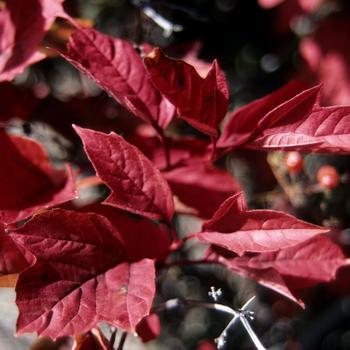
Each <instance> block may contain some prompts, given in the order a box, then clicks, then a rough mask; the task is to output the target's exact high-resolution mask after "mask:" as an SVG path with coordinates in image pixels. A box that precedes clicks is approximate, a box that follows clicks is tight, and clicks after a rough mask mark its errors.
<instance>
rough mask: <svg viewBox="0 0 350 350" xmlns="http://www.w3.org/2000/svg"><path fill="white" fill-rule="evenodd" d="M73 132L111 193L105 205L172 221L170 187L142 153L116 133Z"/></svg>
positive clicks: (79, 130) (77, 128)
mask: <svg viewBox="0 0 350 350" xmlns="http://www.w3.org/2000/svg"><path fill="white" fill-rule="evenodd" d="M74 128H75V130H76V132H77V133H78V134H79V136H80V137H81V139H82V141H83V143H84V147H85V151H86V153H87V155H88V156H89V158H90V160H91V162H92V164H93V166H94V168H95V170H96V173H97V174H98V176H99V177H100V178H101V179H102V180H103V181H104V182H105V183H106V185H107V186H108V187H109V188H110V189H111V191H112V193H111V194H110V196H109V197H108V198H107V199H106V200H105V201H104V203H105V204H109V205H112V206H115V207H117V208H120V209H124V210H127V211H130V212H132V213H136V214H139V215H143V216H146V217H148V218H151V219H164V220H166V221H170V220H171V218H172V216H173V213H174V204H173V199H172V193H171V191H170V188H169V185H168V184H167V182H166V180H165V179H164V178H163V176H162V174H161V173H160V172H159V170H158V169H157V168H156V167H155V166H154V165H153V164H152V162H151V161H150V160H148V159H147V158H146V157H145V156H144V155H143V154H142V153H141V151H139V150H138V149H137V148H136V147H134V146H132V145H130V144H129V143H128V142H126V141H125V140H124V139H123V138H122V137H121V136H118V135H116V134H115V133H113V132H112V133H110V134H109V135H107V134H104V133H101V132H98V131H93V130H89V129H83V128H79V127H77V126H75V127H74Z"/></svg>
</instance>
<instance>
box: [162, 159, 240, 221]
mask: <svg viewBox="0 0 350 350" xmlns="http://www.w3.org/2000/svg"><path fill="white" fill-rule="evenodd" d="M164 176H165V178H166V179H167V180H168V183H169V185H170V188H171V189H172V191H173V193H174V195H175V196H177V197H178V199H179V200H180V201H181V202H182V203H183V204H185V205H186V206H188V207H191V208H194V209H195V211H196V214H197V215H198V216H199V217H201V218H205V219H209V218H210V217H211V216H212V215H213V214H214V212H215V211H216V210H217V208H218V207H219V206H220V204H221V203H222V202H223V201H225V200H226V199H227V198H228V197H230V196H232V195H233V194H234V193H237V192H240V191H241V188H240V186H239V184H238V183H237V182H236V181H235V180H234V179H233V177H232V176H231V175H230V174H229V173H228V172H227V171H226V170H224V169H220V168H217V167H215V166H214V165H212V164H211V163H209V162H205V161H200V160H190V161H187V162H185V163H184V164H183V165H182V166H179V167H177V168H175V169H173V170H170V171H167V172H165V173H164Z"/></svg>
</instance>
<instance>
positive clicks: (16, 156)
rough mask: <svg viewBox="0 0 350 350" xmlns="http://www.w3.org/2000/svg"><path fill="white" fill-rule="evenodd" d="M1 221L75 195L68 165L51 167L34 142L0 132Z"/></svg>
mask: <svg viewBox="0 0 350 350" xmlns="http://www.w3.org/2000/svg"><path fill="white" fill-rule="evenodd" d="M0 147H1V149H2V150H3V151H2V152H1V155H0V161H1V170H0V193H1V196H0V220H1V221H2V222H4V223H14V222H16V221H20V220H23V219H26V218H28V217H29V216H31V215H33V214H34V213H35V212H37V211H38V210H40V209H43V208H49V207H52V206H55V205H58V204H61V203H64V202H67V201H70V200H72V199H73V198H75V197H76V196H77V192H76V189H75V185H74V181H73V175H72V171H71V169H70V167H67V170H66V172H64V171H62V170H55V169H52V168H51V166H50V162H49V159H48V157H47V154H46V152H45V150H44V149H43V147H42V146H41V145H40V144H38V143H37V142H35V141H33V140H30V139H27V138H24V137H20V136H7V135H6V134H5V133H4V132H3V131H1V132H0Z"/></svg>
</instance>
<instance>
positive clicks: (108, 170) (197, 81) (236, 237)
mask: <svg viewBox="0 0 350 350" xmlns="http://www.w3.org/2000/svg"><path fill="white" fill-rule="evenodd" d="M35 3H36V2H35ZM9 4H11V5H9ZM9 4H8V5H7V7H6V9H5V10H4V11H3V12H1V15H0V19H1V21H3V22H0V23H1V25H2V26H3V27H4V23H5V24H6V23H10V22H11V21H10V20H9V18H10V15H11V14H12V13H14V12H11V14H10V12H9V11H19V7H18V6H19V5H18V1H14V2H9ZM38 4H40V5H41V6H42V7H41V10H40V11H39V14H40V16H41V17H43V21H41V22H40V21H37V20H36V19H35V21H36V23H39V22H40V23H41V27H40V28H39V29H36V30H35V33H34V34H35V35H33V37H32V39H31V41H30V42H29V43H28V45H27V44H26V46H25V47H26V50H24V52H25V54H24V56H23V57H22V56H21V57H19V58H16V59H15V58H13V60H15V61H16V62H17V63H16V65H14V66H13V67H15V68H14V69H13V71H12V70H9V69H8V68H9V66H8V63H6V62H10V61H6V62H5V63H4V64H3V62H0V63H1V64H3V67H2V74H4V75H3V76H4V77H7V78H10V77H13V76H14V74H17V72H19V71H20V70H22V69H23V68H24V67H25V66H27V65H28V64H29V63H31V62H33V61H35V59H36V58H37V56H35V54H34V52H35V50H36V49H37V46H38V43H39V42H40V40H41V39H42V36H43V35H44V32H45V30H47V28H48V26H49V24H51V23H52V21H53V20H54V18H55V16H57V15H62V16H63V17H64V16H65V14H64V13H63V14H62V12H61V11H63V10H62V8H61V5H60V2H59V1H58V2H55V1H53V0H51V1H44V0H42V1H38ZM50 4H51V5H52V7H51V6H50V7H45V6H49V5H50ZM16 6H17V7H16ZM38 6H39V5H38ZM35 9H36V7H35V6H33V9H32V10H35ZM32 10H31V11H30V13H29V15H30V16H29V15H28V18H31V16H32V15H33V11H32ZM35 11H36V10H35ZM36 13H37V12H35V14H36ZM22 15H23V13H22ZM22 17H23V16H22ZM16 18H17V17H16ZM6 21H7V22H6ZM18 21H19V22H18V23H17V22H16V23H15V24H14V22H11V24H9V27H6V28H10V29H6V30H3V31H2V32H1V31H0V34H1V35H0V45H1V47H7V48H10V47H11V43H10V44H9V42H11V40H12V42H13V41H14V40H15V48H13V47H12V48H11V50H10V49H9V51H8V57H12V56H13V57H15V56H16V45H24V44H23V40H24V39H25V38H26V37H27V36H28V35H29V33H28V29H27V24H26V21H25V20H24V19H23V18H22V19H21V17H18ZM3 27H0V28H3ZM4 28H5V27H4ZM11 28H12V29H11ZM7 30H8V32H7ZM11 30H15V31H16V35H15V36H13V35H12V34H11ZM22 31H23V35H22V34H21V33H22ZM4 33H5V34H4ZM6 33H10V34H11V35H12V36H11V35H10V34H6ZM17 33H18V35H17ZM14 37H16V38H15V39H14ZM23 38H24V39H23ZM8 45H10V46H8ZM12 46H13V45H12ZM6 52H7V51H6ZM62 56H63V57H64V58H65V59H66V60H68V61H69V62H70V63H72V64H73V65H74V66H75V67H76V68H78V69H79V70H80V71H81V72H82V73H84V74H86V75H88V76H89V77H90V78H92V79H93V80H94V81H95V82H96V83H97V84H98V85H99V86H100V87H101V88H102V89H104V90H105V91H106V92H107V93H109V94H110V95H111V96H112V97H113V98H114V99H115V100H116V101H117V102H119V103H120V104H121V105H122V106H123V107H125V108H126V109H127V110H129V111H130V112H131V113H133V114H134V115H135V116H136V117H138V118H139V119H141V121H142V122H146V123H148V124H150V125H151V126H152V127H153V128H154V129H155V130H156V133H154V134H152V135H147V136H146V135H145V134H143V133H142V132H140V129H138V131H136V132H135V133H131V135H130V134H128V135H125V138H123V137H122V136H120V135H117V134H115V133H113V132H111V133H110V134H105V133H102V132H99V131H95V130H90V129H85V128H82V127H77V126H74V129H75V130H76V132H77V133H78V135H79V136H80V139H81V140H82V143H83V146H84V149H85V152H86V154H87V156H88V158H89V160H90V162H91V166H92V167H93V168H94V170H95V172H96V175H97V177H94V178H95V179H96V178H97V181H98V182H99V183H101V184H102V185H105V186H106V187H108V188H109V190H110V195H109V196H108V198H107V199H105V200H104V201H103V202H102V203H97V204H95V205H92V206H91V207H89V208H79V209H76V208H75V207H74V206H73V205H72V208H75V209H76V210H66V209H53V210H48V208H51V207H54V206H58V205H60V204H62V203H65V202H68V201H70V200H72V199H73V198H75V196H76V192H75V185H74V180H73V177H72V171H71V169H70V167H69V166H68V167H67V171H66V172H62V171H61V170H56V169H53V168H52V167H51V165H50V163H49V160H48V157H47V155H46V153H45V151H44V150H43V148H42V147H41V146H40V145H39V144H38V143H36V142H35V141H33V140H30V139H26V138H23V137H18V136H12V135H8V134H6V133H5V131H3V130H2V131H1V132H0V146H1V149H2V150H4V151H2V152H1V169H2V170H1V172H0V192H1V196H0V224H1V226H0V227H1V231H0V244H1V250H2V255H1V257H0V268H1V272H2V273H14V272H20V271H21V273H20V275H19V278H18V281H17V285H16V293H17V301H16V302H17V305H18V308H19V312H20V313H19V318H18V331H19V332H37V333H38V334H41V335H47V336H50V337H52V338H57V337H59V336H64V335H78V334H83V333H85V338H83V339H81V340H80V343H79V344H78V345H77V346H78V348H81V349H84V348H87V349H89V348H91V347H93V346H96V347H97V348H100V349H103V348H104V344H103V342H100V341H98V342H97V343H96V342H95V340H96V339H95V338H96V337H95V335H94V334H93V333H90V330H91V329H93V328H94V327H95V326H96V325H97V324H98V323H99V322H102V321H104V322H107V323H109V324H111V325H113V326H115V327H119V328H122V329H123V330H125V331H133V332H135V331H136V332H137V333H138V334H139V335H140V336H141V337H143V339H144V340H149V339H151V338H153V337H154V336H157V335H158V334H159V332H160V329H159V328H160V327H159V320H158V318H157V316H156V315H154V314H151V315H150V313H151V307H152V303H153V300H154V296H155V293H156V283H155V281H156V276H157V272H158V267H159V266H160V265H161V264H160V263H162V262H164V261H165V260H167V259H171V258H172V257H169V255H170V253H171V252H172V250H174V249H179V248H181V246H182V244H183V243H184V241H185V240H186V239H189V238H188V237H186V238H185V240H184V241H181V240H179V239H178V238H177V237H176V230H175V225H173V223H172V220H173V218H174V215H175V212H177V213H182V212H186V213H191V214H194V215H196V216H197V217H199V218H204V219H207V221H206V222H205V223H204V224H203V226H202V230H201V232H199V233H195V234H194V235H193V236H192V238H193V237H196V238H198V240H199V241H200V242H204V243H209V244H210V248H209V253H208V256H207V257H208V260H206V262H208V261H209V262H212V261H215V262H219V263H221V264H223V265H225V266H226V267H227V268H228V269H230V270H232V271H234V272H236V273H239V274H242V275H244V276H247V277H249V278H252V279H254V280H256V281H257V282H258V283H260V284H262V285H264V286H267V287H269V288H271V289H273V290H275V291H278V292H279V293H280V294H283V295H285V296H286V297H288V298H290V299H291V300H293V301H295V302H297V303H299V304H300V305H302V302H301V300H300V299H299V298H298V291H299V289H301V288H305V287H309V286H312V285H314V284H316V283H318V282H323V281H329V280H331V279H333V278H334V277H335V274H336V271H337V269H338V268H339V267H340V266H342V265H344V264H345V263H346V258H345V256H344V254H343V253H342V251H341V250H340V248H339V247H338V246H337V245H335V244H334V243H332V241H331V240H330V239H329V238H327V237H326V236H324V235H322V234H323V233H326V232H327V231H328V230H327V229H325V228H323V227H320V226H316V225H313V224H311V223H307V222H305V221H302V220H300V219H298V218H296V217H293V216H291V215H289V214H286V213H284V212H281V211H274V210H249V209H248V208H247V206H246V204H245V202H244V198H243V195H242V193H241V190H240V186H239V184H238V183H237V182H236V180H235V179H234V178H233V177H232V176H231V175H230V174H229V172H228V171H226V170H225V169H223V168H222V167H220V166H219V164H218V162H215V159H216V158H219V157H221V156H222V155H223V154H224V153H228V152H231V151H234V150H236V149H238V148H242V149H244V148H250V149H255V150H262V151H270V150H299V151H304V152H328V153H349V151H350V143H349V136H350V107H347V106H332V107H321V106H320V103H319V94H320V89H321V87H320V86H315V87H313V88H310V89H304V87H303V86H302V85H301V84H299V83H296V82H291V83H289V84H288V85H286V86H284V87H282V88H280V89H279V90H277V91H275V92H273V93H272V94H270V95H268V96H265V97H263V98H261V99H259V100H257V101H254V102H252V103H250V104H248V105H246V106H243V107H241V108H239V109H238V110H236V111H234V112H233V113H232V115H231V118H230V119H229V121H228V122H227V124H226V125H225V126H224V127H223V129H222V133H221V135H220V131H219V128H220V123H221V121H222V120H223V118H224V117H225V115H226V112H227V105H228V89H227V84H226V80H225V77H224V74H223V72H222V71H221V70H220V68H219V66H218V63H217V62H216V61H214V63H213V64H212V66H211V68H210V70H209V72H208V73H207V75H206V77H205V78H202V77H201V76H200V75H199V74H198V73H197V72H196V70H195V69H194V68H193V67H192V66H191V65H189V64H187V63H185V62H183V61H181V60H174V59H171V58H168V57H167V56H166V55H165V54H163V53H162V51H160V50H159V49H155V50H154V51H153V52H152V53H151V54H149V55H148V56H147V57H146V58H145V59H144V63H143V61H142V59H141V57H140V55H139V53H138V52H137V50H136V49H135V48H134V47H133V45H132V44H130V43H129V42H127V41H124V40H121V39H117V38H112V37H110V36H107V35H104V34H101V33H99V32H98V31H96V30H94V29H83V28H80V29H77V30H76V31H75V32H74V33H73V34H72V36H71V37H70V39H69V42H68V45H67V51H66V52H65V53H62ZM4 57H5V56H4ZM9 60H11V58H9ZM144 64H145V65H144ZM14 72H16V73H14ZM4 79H5V78H4ZM175 109H176V111H177V114H178V117H179V118H182V119H184V120H185V121H186V122H188V123H189V124H190V125H191V126H193V127H194V128H196V129H197V130H198V131H200V132H202V133H204V134H206V135H207V136H210V138H211V141H212V145H211V146H208V143H209V142H208V141H209V140H204V141H203V140H198V139H195V138H189V137H171V136H168V135H165V134H164V129H165V128H166V127H167V126H168V124H169V123H170V121H171V120H172V118H173V115H174V113H175ZM141 126H142V125H141ZM127 140H128V141H130V143H129V142H128V141H127ZM131 143H132V144H131ZM210 152H211V157H210ZM174 197H175V199H176V201H175V203H177V205H174ZM184 209H186V210H184ZM94 337H95V338H94ZM94 343H95V345H94Z"/></svg>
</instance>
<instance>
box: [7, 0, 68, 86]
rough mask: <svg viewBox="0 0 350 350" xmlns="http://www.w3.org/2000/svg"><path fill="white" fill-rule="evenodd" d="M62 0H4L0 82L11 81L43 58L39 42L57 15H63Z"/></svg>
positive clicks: (64, 15)
mask: <svg viewBox="0 0 350 350" xmlns="http://www.w3.org/2000/svg"><path fill="white" fill-rule="evenodd" d="M62 2H63V0H31V1H22V0H7V1H5V4H6V6H5V8H4V9H3V10H2V11H1V12H0V52H1V55H0V81H4V80H12V79H14V78H15V76H16V75H17V74H19V73H22V72H23V70H24V69H25V68H26V67H27V66H28V65H30V64H33V63H35V62H37V61H39V60H41V59H43V58H44V57H45V55H44V54H42V53H39V52H38V49H39V44H40V42H41V41H42V39H43V38H44V35H45V33H46V31H47V30H48V29H49V28H50V26H51V25H52V23H53V22H54V20H55V18H56V17H57V16H60V17H66V14H65V12H64V10H63V7H62Z"/></svg>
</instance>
